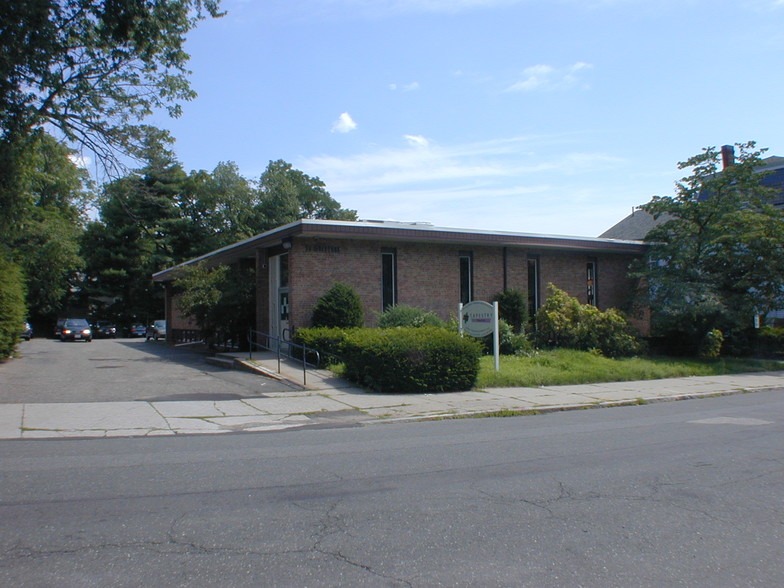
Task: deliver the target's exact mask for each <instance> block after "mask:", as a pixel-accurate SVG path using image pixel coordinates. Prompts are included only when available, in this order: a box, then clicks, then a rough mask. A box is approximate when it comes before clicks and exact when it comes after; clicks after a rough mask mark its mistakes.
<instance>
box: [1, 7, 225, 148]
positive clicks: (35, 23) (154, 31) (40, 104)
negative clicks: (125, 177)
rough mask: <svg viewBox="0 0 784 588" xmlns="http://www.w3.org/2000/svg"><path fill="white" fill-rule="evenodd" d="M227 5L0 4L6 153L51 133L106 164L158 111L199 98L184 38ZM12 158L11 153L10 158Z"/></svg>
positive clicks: (173, 111)
mask: <svg viewBox="0 0 784 588" xmlns="http://www.w3.org/2000/svg"><path fill="white" fill-rule="evenodd" d="M219 4H220V0H15V1H14V2H3V3H2V4H0V22H2V23H3V26H2V28H0V145H2V146H13V145H17V144H19V142H20V141H22V140H24V139H25V138H26V137H28V136H30V134H31V133H33V132H34V131H35V130H36V129H40V128H42V127H43V126H44V125H50V126H51V127H54V128H56V129H58V130H59V131H60V132H61V133H62V135H63V137H64V138H65V139H66V140H68V141H70V142H74V143H76V144H79V145H83V146H85V147H87V148H88V149H89V150H91V151H93V152H94V153H96V154H97V155H98V156H99V157H101V158H103V159H105V160H112V159H113V156H114V151H115V150H117V149H119V150H120V151H123V152H124V151H128V150H129V149H132V148H133V146H134V145H136V144H137V143H136V141H137V140H138V139H139V138H140V135H139V134H138V133H137V131H138V127H137V126H135V124H134V122H135V121H139V120H142V119H143V118H144V117H146V116H147V115H149V114H151V113H152V112H153V110H156V109H159V108H167V109H168V110H169V113H170V114H171V115H172V116H178V115H179V113H180V105H179V101H182V100H190V99H192V98H193V97H194V96H195V93H194V92H193V91H192V90H191V88H190V85H189V83H188V80H187V77H186V75H187V74H188V73H189V72H188V71H187V69H186V65H187V62H188V54H187V53H185V51H184V50H183V44H184V42H185V36H186V34H187V33H188V31H190V30H191V29H192V28H193V27H194V26H195V25H196V24H197V23H198V21H200V20H202V19H203V18H205V17H206V16H207V15H209V16H212V17H217V16H220V15H221V13H220V12H219ZM7 154H8V152H6V155H7Z"/></svg>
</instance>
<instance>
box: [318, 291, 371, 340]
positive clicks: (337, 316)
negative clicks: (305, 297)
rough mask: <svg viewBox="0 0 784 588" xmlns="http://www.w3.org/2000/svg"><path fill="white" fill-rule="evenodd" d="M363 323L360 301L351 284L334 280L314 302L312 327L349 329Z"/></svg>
mask: <svg viewBox="0 0 784 588" xmlns="http://www.w3.org/2000/svg"><path fill="white" fill-rule="evenodd" d="M364 323H365V317H364V313H363V311H362V301H361V300H360V299H359V296H358V295H357V293H356V292H355V291H354V289H353V288H352V287H351V286H348V285H346V284H341V283H340V282H336V283H335V284H333V286H332V288H330V289H329V291H328V292H327V293H326V294H324V295H323V296H322V297H321V298H319V299H318V302H316V306H315V307H314V308H313V318H312V320H311V324H312V326H314V327H339V328H344V329H350V328H353V327H361V326H362V325H363V324H364Z"/></svg>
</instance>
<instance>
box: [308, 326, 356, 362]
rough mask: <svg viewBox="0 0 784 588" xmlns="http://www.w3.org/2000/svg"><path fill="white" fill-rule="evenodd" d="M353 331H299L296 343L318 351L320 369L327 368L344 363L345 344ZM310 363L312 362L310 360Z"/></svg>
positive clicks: (334, 328)
mask: <svg viewBox="0 0 784 588" xmlns="http://www.w3.org/2000/svg"><path fill="white" fill-rule="evenodd" d="M351 331H352V329H339V328H337V327H311V328H306V329H297V335H296V337H295V339H294V342H295V343H299V344H300V345H304V346H305V347H308V348H309V349H315V350H316V351H318V352H319V355H320V357H321V362H320V364H319V367H326V366H328V365H330V364H333V363H337V362H340V361H343V353H344V352H343V344H344V342H345V341H346V337H347V336H348V334H349V333H350V332H351ZM308 361H310V358H308Z"/></svg>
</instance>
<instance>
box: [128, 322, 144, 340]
mask: <svg viewBox="0 0 784 588" xmlns="http://www.w3.org/2000/svg"><path fill="white" fill-rule="evenodd" d="M145 335H147V327H145V326H144V325H143V324H141V323H134V324H132V325H131V328H130V330H129V331H128V336H129V337H144V336H145Z"/></svg>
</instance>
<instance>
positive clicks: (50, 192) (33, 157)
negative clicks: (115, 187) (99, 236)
mask: <svg viewBox="0 0 784 588" xmlns="http://www.w3.org/2000/svg"><path fill="white" fill-rule="evenodd" d="M72 156H73V152H72V151H71V150H70V149H68V148H67V147H65V146H64V145H63V144H61V143H59V142H57V141H56V140H55V139H54V138H53V137H51V136H50V135H47V134H45V133H40V134H38V135H36V136H35V137H34V138H32V139H31V141H29V142H28V145H27V148H26V149H25V157H24V160H23V162H22V164H21V165H20V167H19V172H20V175H19V178H18V188H19V191H18V199H17V206H16V207H15V208H16V210H15V214H14V219H13V222H8V223H6V224H5V225H4V228H3V231H0V247H5V248H6V249H7V250H8V251H9V253H8V255H9V257H11V258H12V259H14V260H15V261H16V263H18V264H19V266H20V267H21V269H22V272H23V275H24V281H25V283H26V286H27V307H28V314H29V317H30V319H31V320H32V321H33V322H35V323H39V324H40V323H41V322H42V321H48V320H51V319H53V318H54V315H55V314H56V313H57V312H58V311H59V310H60V309H61V308H62V307H63V305H64V304H66V303H67V302H68V296H69V295H70V294H72V293H73V292H74V291H75V290H76V288H77V286H78V282H79V271H80V270H81V269H82V266H83V261H82V258H81V257H80V255H79V236H80V234H81V232H82V230H83V225H84V221H85V219H86V214H87V211H88V209H89V207H90V206H91V204H92V192H91V184H90V181H89V178H88V176H87V173H86V172H85V170H84V169H81V168H79V167H78V166H77V165H76V164H75V163H74V162H73V160H72Z"/></svg>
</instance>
